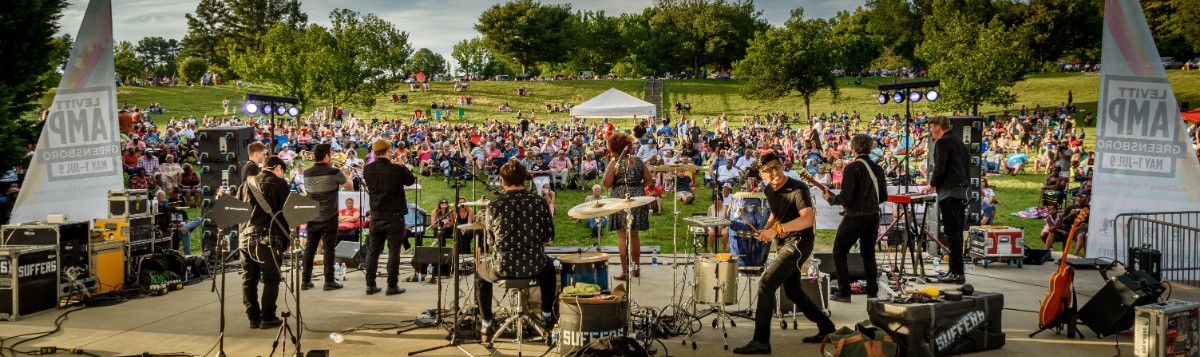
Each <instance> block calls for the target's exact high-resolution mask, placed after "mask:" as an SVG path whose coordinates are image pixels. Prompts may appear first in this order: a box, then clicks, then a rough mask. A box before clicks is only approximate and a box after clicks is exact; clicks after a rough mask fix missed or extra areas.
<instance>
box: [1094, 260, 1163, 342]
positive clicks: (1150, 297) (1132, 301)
mask: <svg viewBox="0 0 1200 357" xmlns="http://www.w3.org/2000/svg"><path fill="white" fill-rule="evenodd" d="M1164 290H1165V289H1163V286H1162V285H1161V284H1159V283H1158V280H1157V279H1154V277H1153V276H1151V275H1150V274H1149V273H1146V272H1144V271H1135V270H1129V271H1126V272H1125V274H1121V275H1117V276H1114V277H1112V278H1109V279H1108V281H1107V282H1105V283H1104V287H1102V288H1100V291H1097V292H1096V295H1093V296H1092V299H1091V300H1088V302H1087V303H1086V304H1084V305H1083V307H1081V308H1079V321H1080V322H1083V324H1084V325H1087V327H1088V328H1089V329H1091V330H1092V332H1095V333H1096V336H1098V337H1100V338H1104V337H1105V336H1110V335H1112V334H1115V333H1117V332H1120V331H1123V330H1125V329H1128V328H1130V327H1133V309H1134V308H1135V307H1138V306H1142V305H1148V304H1152V303H1154V302H1155V301H1157V300H1158V297H1159V296H1160V295H1162V293H1163V292H1164Z"/></svg>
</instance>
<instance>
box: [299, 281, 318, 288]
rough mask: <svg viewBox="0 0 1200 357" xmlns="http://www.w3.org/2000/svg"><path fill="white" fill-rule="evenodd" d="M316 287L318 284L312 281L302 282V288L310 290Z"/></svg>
mask: <svg viewBox="0 0 1200 357" xmlns="http://www.w3.org/2000/svg"><path fill="white" fill-rule="evenodd" d="M314 287H316V285H313V283H312V282H311V281H306V282H303V283H300V290H308V289H312V288H314Z"/></svg>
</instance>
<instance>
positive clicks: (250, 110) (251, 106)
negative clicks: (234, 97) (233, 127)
mask: <svg viewBox="0 0 1200 357" xmlns="http://www.w3.org/2000/svg"><path fill="white" fill-rule="evenodd" d="M245 109H246V114H258V103H254V102H250V103H246V108H245Z"/></svg>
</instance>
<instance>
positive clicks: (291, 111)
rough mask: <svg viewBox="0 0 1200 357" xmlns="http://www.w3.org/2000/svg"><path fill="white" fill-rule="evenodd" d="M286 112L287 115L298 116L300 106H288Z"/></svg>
mask: <svg viewBox="0 0 1200 357" xmlns="http://www.w3.org/2000/svg"><path fill="white" fill-rule="evenodd" d="M287 113H288V115H291V116H294V117H298V116H300V108H297V107H296V106H294V105H293V106H291V107H290V108H288V110H287Z"/></svg>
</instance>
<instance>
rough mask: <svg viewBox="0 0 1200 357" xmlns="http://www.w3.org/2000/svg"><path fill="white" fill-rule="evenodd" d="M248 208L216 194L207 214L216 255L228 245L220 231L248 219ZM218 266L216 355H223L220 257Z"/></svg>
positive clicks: (221, 267)
mask: <svg viewBox="0 0 1200 357" xmlns="http://www.w3.org/2000/svg"><path fill="white" fill-rule="evenodd" d="M250 209H251V208H250V204H249V203H246V202H242V201H240V200H238V199H236V198H233V196H231V195H228V194H223V193H219V194H217V199H216V200H215V201H213V207H212V211H210V212H209V216H210V217H211V219H212V222H213V223H214V224H216V225H217V254H218V256H221V255H220V254H223V252H224V251H225V249H222V245H225V248H226V249H228V245H229V239H226V237H225V236H224V235H223V234H222V231H224V230H225V227H230V226H234V225H238V224H242V223H244V222H246V221H249V220H250V213H251V211H250ZM218 267H219V269H220V271H218V272H217V276H220V277H221V293H220V294H217V296H218V297H219V298H220V299H219V300H221V301H220V304H221V317H220V323H219V325H218V328H219V335H217V357H225V356H226V355H225V261H224V259H222V260H221V261H220V262H219V263H218ZM216 284H217V280H216V279H215V278H214V279H213V290H216Z"/></svg>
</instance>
